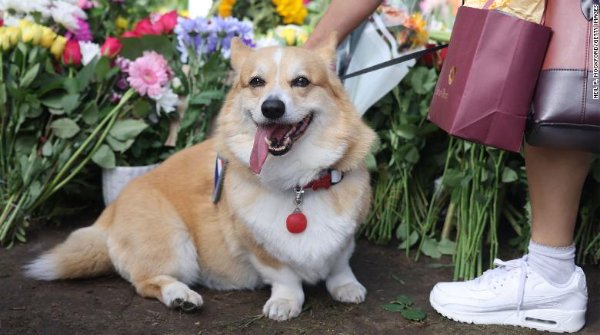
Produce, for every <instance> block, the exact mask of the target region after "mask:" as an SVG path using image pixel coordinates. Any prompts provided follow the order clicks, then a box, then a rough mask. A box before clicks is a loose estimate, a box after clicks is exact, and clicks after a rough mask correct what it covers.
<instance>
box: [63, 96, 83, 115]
mask: <svg viewBox="0 0 600 335" xmlns="http://www.w3.org/2000/svg"><path fill="white" fill-rule="evenodd" d="M61 104H62V106H63V109H64V111H65V113H67V114H69V113H71V112H72V111H73V110H75V108H77V107H78V106H79V94H68V95H65V96H64V97H63V98H62V101H61Z"/></svg>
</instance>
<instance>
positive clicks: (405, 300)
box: [392, 294, 413, 307]
mask: <svg viewBox="0 0 600 335" xmlns="http://www.w3.org/2000/svg"><path fill="white" fill-rule="evenodd" d="M392 303H393V304H400V305H404V306H406V307H409V306H411V305H412V304H413V301H412V299H411V298H410V297H409V296H407V295H404V294H401V295H399V296H397V297H396V299H394V301H392Z"/></svg>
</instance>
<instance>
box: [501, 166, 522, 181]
mask: <svg viewBox="0 0 600 335" xmlns="http://www.w3.org/2000/svg"><path fill="white" fill-rule="evenodd" d="M518 179H519V175H518V174H517V172H516V171H515V170H513V169H511V168H509V167H508V166H507V167H505V168H504V170H503V171H502V182H503V183H512V182H514V181H517V180H518Z"/></svg>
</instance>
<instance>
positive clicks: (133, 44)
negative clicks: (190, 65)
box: [121, 35, 174, 60]
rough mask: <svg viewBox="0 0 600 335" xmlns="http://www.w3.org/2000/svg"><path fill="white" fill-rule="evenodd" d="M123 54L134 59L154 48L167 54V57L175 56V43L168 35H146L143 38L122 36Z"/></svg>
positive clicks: (164, 54) (160, 52)
mask: <svg viewBox="0 0 600 335" xmlns="http://www.w3.org/2000/svg"><path fill="white" fill-rule="evenodd" d="M121 44H123V49H121V56H123V57H125V58H127V59H129V60H134V59H136V58H138V57H140V56H142V54H143V53H144V51H149V50H154V51H156V52H158V53H159V54H161V55H163V56H165V58H166V59H171V58H173V50H174V48H173V43H172V42H171V40H170V39H169V37H168V36H167V35H146V36H142V37H141V38H138V37H134V38H122V39H121Z"/></svg>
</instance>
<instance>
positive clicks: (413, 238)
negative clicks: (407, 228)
mask: <svg viewBox="0 0 600 335" xmlns="http://www.w3.org/2000/svg"><path fill="white" fill-rule="evenodd" d="M418 241H419V233H417V232H416V231H413V232H412V233H410V236H409V237H408V238H407V239H405V240H404V241H402V243H400V244H399V245H398V249H406V248H410V247H412V246H413V245H415V244H416V243H417V242H418Z"/></svg>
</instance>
